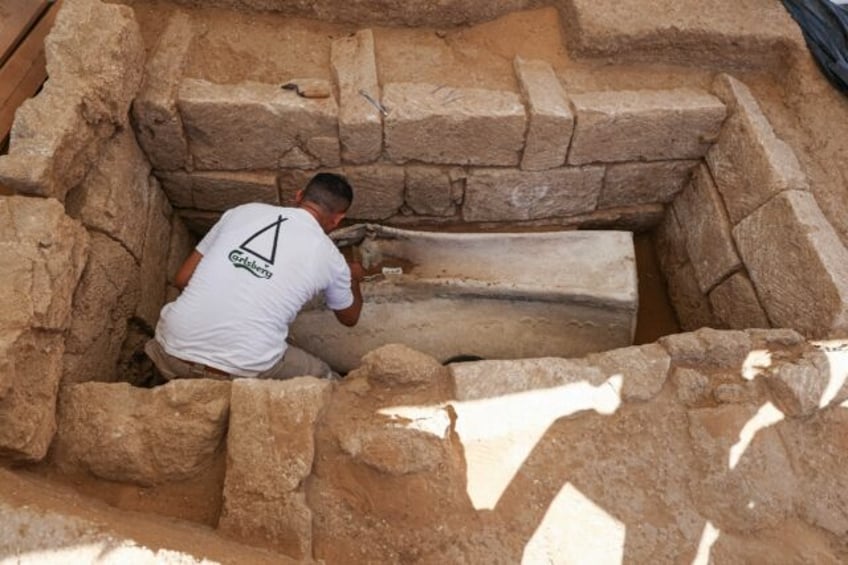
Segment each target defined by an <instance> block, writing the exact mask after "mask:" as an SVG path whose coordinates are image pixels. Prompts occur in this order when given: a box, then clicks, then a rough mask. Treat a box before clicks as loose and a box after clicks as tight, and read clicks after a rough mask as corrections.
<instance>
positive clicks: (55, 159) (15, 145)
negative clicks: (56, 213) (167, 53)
mask: <svg viewBox="0 0 848 565" xmlns="http://www.w3.org/2000/svg"><path fill="white" fill-rule="evenodd" d="M80 38H85V40H84V41H81V40H80ZM45 55H46V58H47V74H48V75H49V76H50V80H49V81H48V82H47V83H46V85H45V86H44V88H43V89H42V91H41V93H40V94H39V95H38V96H36V97H34V98H31V99H29V100H27V101H26V102H24V104H23V105H22V106H21V107H20V108H19V109H18V111H17V113H16V115H15V122H14V125H13V127H12V133H11V142H10V150H9V154H8V155H5V156H2V157H0V183H2V184H4V185H6V186H7V187H9V188H11V189H13V190H16V191H18V192H19V193H25V194H37V195H41V196H54V197H56V198H58V199H60V200H62V199H64V197H65V194H66V193H67V192H68V190H69V189H71V188H72V187H74V186H76V185H77V184H79V182H80V181H82V179H83V178H84V177H85V175H86V173H87V172H88V169H89V168H90V167H91V165H92V164H93V163H95V162H96V161H97V160H98V158H99V156H100V151H101V148H102V146H103V145H104V143H106V142H107V140H108V139H109V138H110V137H111V136H112V135H113V134H114V132H115V131H116V129H117V128H122V127H125V126H126V125H127V110H128V109H129V106H130V103H131V101H132V99H133V97H134V96H135V94H136V91H137V90H138V87H139V84H140V83H141V74H142V66H143V65H144V45H143V42H142V38H141V33H140V31H139V28H138V24H137V23H136V21H135V18H134V17H133V13H132V9H131V8H129V7H127V6H121V5H117V4H107V3H103V2H100V1H99V0H81V1H79V2H69V3H68V4H67V5H63V6H62V8H61V10H60V11H59V14H58V16H57V18H56V22H55V24H54V25H53V28H52V31H51V33H50V34H49V35H48V36H47V38H46V40H45Z"/></svg>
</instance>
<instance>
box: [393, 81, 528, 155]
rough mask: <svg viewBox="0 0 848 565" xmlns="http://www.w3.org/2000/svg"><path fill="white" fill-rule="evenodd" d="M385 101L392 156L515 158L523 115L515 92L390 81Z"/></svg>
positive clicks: (519, 147) (520, 141)
mask: <svg viewBox="0 0 848 565" xmlns="http://www.w3.org/2000/svg"><path fill="white" fill-rule="evenodd" d="M383 104H384V105H385V106H386V107H387V109H388V111H389V115H388V116H386V118H385V120H384V129H385V133H384V135H385V143H386V154H387V155H388V157H389V158H390V159H391V160H392V161H395V162H398V163H405V162H407V161H412V160H414V161H422V162H425V163H440V164H457V165H494V166H517V165H518V164H519V161H520V158H521V150H522V148H523V146H524V130H525V128H526V121H527V117H526V115H525V111H524V106H523V105H522V104H521V100H520V98H519V96H518V95H517V94H515V93H512V92H506V91H498V90H484V89H479V88H449V87H440V86H437V85H433V84H423V83H421V84H419V83H392V84H387V85H385V87H384V90H383ZM469 132H473V135H469Z"/></svg>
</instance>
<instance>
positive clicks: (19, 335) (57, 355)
mask: <svg viewBox="0 0 848 565" xmlns="http://www.w3.org/2000/svg"><path fill="white" fill-rule="evenodd" d="M0 328H2V329H0V455H2V456H3V457H5V458H9V459H11V460H22V461H40V460H41V459H43V458H44V456H45V455H46V454H47V448H48V447H49V446H50V442H51V440H52V439H53V434H54V433H55V431H56V394H57V392H58V388H59V380H60V378H61V377H62V352H63V351H64V344H63V339H62V335H61V334H58V333H55V332H47V331H43V330H35V329H33V330H27V329H8V328H7V326H5V325H0Z"/></svg>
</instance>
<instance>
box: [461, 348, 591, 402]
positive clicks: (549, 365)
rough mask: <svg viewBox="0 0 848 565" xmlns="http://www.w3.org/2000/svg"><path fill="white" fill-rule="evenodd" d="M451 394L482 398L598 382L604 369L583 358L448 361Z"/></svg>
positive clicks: (466, 399) (462, 397) (465, 397)
mask: <svg viewBox="0 0 848 565" xmlns="http://www.w3.org/2000/svg"><path fill="white" fill-rule="evenodd" d="M450 372H451V376H452V377H453V382H454V391H455V395H454V396H455V398H456V399H457V400H460V401H468V400H482V399H486V398H496V397H499V396H504V395H509V394H515V393H520V392H527V391H531V390H536V389H546V388H554V387H558V386H562V385H567V384H571V383H579V382H588V383H589V384H592V385H599V384H601V383H603V382H604V380H606V375H605V374H604V371H603V370H601V369H600V368H598V367H593V366H590V365H588V364H587V363H586V362H584V361H579V360H578V361H574V360H569V359H559V358H554V357H546V358H540V359H518V360H514V361H477V362H473V363H454V364H452V365H450Z"/></svg>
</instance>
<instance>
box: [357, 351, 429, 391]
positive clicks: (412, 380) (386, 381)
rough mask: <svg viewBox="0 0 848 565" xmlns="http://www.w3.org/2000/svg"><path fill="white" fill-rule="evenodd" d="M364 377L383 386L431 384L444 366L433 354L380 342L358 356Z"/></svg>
mask: <svg viewBox="0 0 848 565" xmlns="http://www.w3.org/2000/svg"><path fill="white" fill-rule="evenodd" d="M362 368H363V369H364V370H365V372H366V373H367V374H368V380H369V381H373V382H375V383H380V384H383V385H386V386H404V385H421V384H432V383H434V382H435V381H437V380H438V379H440V378H441V377H442V376H443V375H444V373H445V368H444V367H443V366H442V364H441V363H439V362H438V361H436V360H435V359H434V358H433V357H431V356H429V355H426V354H424V353H421V352H418V351H415V350H414V349H412V348H410V347H407V346H405V345H402V344H389V345H384V346H382V347H380V348H378V349H375V350H374V351H371V352H369V353H367V354H366V355H365V356H364V357H363V358H362Z"/></svg>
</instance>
